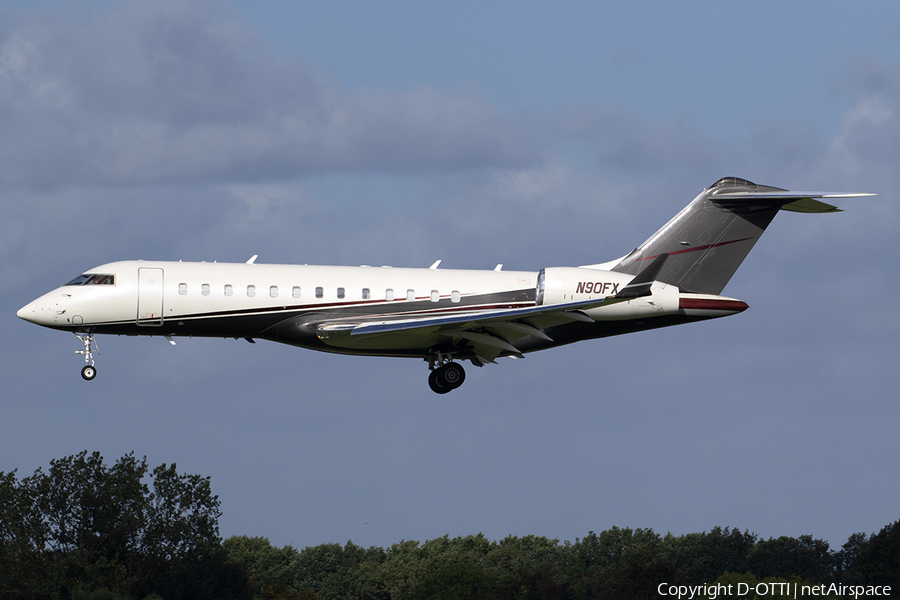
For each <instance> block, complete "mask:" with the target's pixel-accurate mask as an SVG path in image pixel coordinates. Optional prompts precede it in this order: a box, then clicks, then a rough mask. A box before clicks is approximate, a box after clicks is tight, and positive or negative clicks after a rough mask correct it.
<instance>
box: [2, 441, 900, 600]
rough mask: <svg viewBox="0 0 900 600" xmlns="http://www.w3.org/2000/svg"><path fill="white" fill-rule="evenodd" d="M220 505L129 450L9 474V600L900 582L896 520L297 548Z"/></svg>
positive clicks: (393, 597) (417, 597)
mask: <svg viewBox="0 0 900 600" xmlns="http://www.w3.org/2000/svg"><path fill="white" fill-rule="evenodd" d="M220 514H221V513H220V509H219V499H218V497H216V496H215V495H213V494H212V490H211V487H210V480H209V478H208V477H201V476H198V475H188V474H179V473H178V470H177V468H176V466H175V465H174V464H173V465H171V466H167V465H160V466H158V467H156V468H154V469H150V468H149V467H148V465H147V460H146V458H144V459H137V458H136V457H135V456H134V454H133V453H132V454H128V455H126V456H124V457H122V458H120V459H119V460H118V461H116V462H115V463H114V464H112V465H107V464H105V463H104V462H103V459H102V457H101V456H100V455H99V454H98V453H96V452H95V453H93V454H88V453H87V452H82V453H80V454H77V455H74V456H69V457H66V458H62V459H59V460H54V461H52V462H51V463H50V468H49V470H48V471H46V472H44V471H43V470H42V469H38V470H37V471H35V473H34V474H33V475H31V476H29V477H25V478H23V479H21V480H20V479H18V478H17V476H16V473H15V472H12V473H0V600H5V599H6V598H35V599H38V598H39V599H42V600H43V599H49V600H54V599H56V598H72V599H94V600H133V599H135V600H136V599H139V598H141V599H147V600H180V599H188V598H190V599H203V598H216V599H222V600H231V599H234V600H239V599H247V600H249V599H251V598H253V599H254V600H332V599H359V600H422V599H440V600H444V599H446V600H455V599H467V600H488V599H498V600H538V599H540V600H545V599H546V600H553V599H560V600H563V599H564V600H582V599H594V598H599V599H605V598H614V599H616V600H629V599H635V600H638V599H647V598H658V597H659V592H658V587H659V585H660V584H666V585H694V586H696V585H703V584H713V583H716V582H718V583H721V584H723V585H729V584H730V585H734V586H735V587H736V586H737V584H742V585H746V586H753V587H755V586H756V585H764V584H773V587H772V589H770V590H767V592H768V593H765V594H761V595H762V596H765V597H766V598H775V597H778V595H777V594H779V593H783V590H781V589H780V588H778V589H775V587H774V584H779V583H784V582H789V583H798V584H799V585H803V584H807V585H818V584H830V583H843V584H853V585H890V586H892V587H893V588H894V590H893V591H894V592H895V593H896V592H897V591H898V590H900V521H897V522H895V523H893V524H891V525H888V526H886V527H885V528H884V529H882V530H881V531H880V532H879V533H877V534H873V535H872V536H871V537H867V536H866V535H864V534H854V535H853V536H851V537H850V539H849V540H848V542H847V543H846V544H844V546H843V547H842V548H841V550H840V551H839V552H832V551H831V550H830V548H829V545H828V543H826V542H824V541H822V540H816V539H813V538H812V537H811V536H800V537H799V538H792V537H786V536H782V537H778V538H770V539H768V540H760V539H758V538H757V536H756V535H755V534H752V533H749V532H746V531H744V532H741V531H740V530H738V529H729V528H725V529H722V528H718V527H716V528H713V529H712V530H711V531H708V532H702V533H689V534H686V535H681V536H674V535H672V534H667V535H665V536H664V537H660V536H659V535H658V534H657V533H655V532H654V531H653V530H652V529H629V528H624V529H620V528H618V527H613V528H611V529H608V530H606V531H601V532H600V533H594V532H593V531H592V532H589V533H588V535H587V536H585V537H584V539H576V540H575V542H574V543H572V542H563V543H560V542H559V541H558V540H555V539H548V538H545V537H538V536H524V537H515V536H509V537H506V538H504V539H502V540H500V541H491V540H489V539H487V538H486V537H485V536H484V535H482V534H478V535H469V536H463V537H455V538H451V537H449V536H447V535H445V536H443V537H439V538H436V539H432V540H428V541H426V542H424V543H420V542H417V541H414V540H404V541H401V542H398V543H396V544H393V545H392V546H390V547H389V548H386V549H382V548H377V547H370V548H363V547H361V546H357V545H355V544H354V543H353V542H347V543H346V544H344V545H340V544H321V545H318V546H311V547H307V548H303V549H302V550H297V549H295V548H293V547H292V546H285V547H283V548H276V547H274V546H272V544H271V543H270V542H269V540H268V539H266V538H262V537H247V536H238V537H231V538H229V539H227V540H225V541H224V542H223V541H222V540H221V539H220V537H219V531H218V518H219V516H220ZM745 589H747V588H745ZM743 597H746V598H750V597H752V593H751V594H749V595H746V594H745V595H744V596H743Z"/></svg>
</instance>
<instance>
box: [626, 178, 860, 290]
mask: <svg viewBox="0 0 900 600" xmlns="http://www.w3.org/2000/svg"><path fill="white" fill-rule="evenodd" d="M867 195H870V194H842V193H820V192H790V191H788V190H784V189H781V188H776V187H771V186H764V185H756V184H755V183H752V182H750V181H747V180H746V179H740V178H738V177H724V178H722V179H720V180H719V181H717V182H715V183H714V184H713V185H712V186H710V187H709V188H707V189H705V190H703V191H702V192H700V194H698V195H697V197H696V198H694V199H693V200H692V201H691V203H690V204H688V205H687V206H686V207H684V209H682V210H681V212H679V213H678V214H677V215H675V216H674V217H673V218H672V219H671V220H670V221H669V222H668V223H666V224H665V225H663V226H662V228H660V229H659V231H657V232H656V233H654V234H653V235H652V236H651V237H650V238H649V239H648V240H647V241H645V242H644V243H643V244H641V245H640V246H638V247H637V248H635V249H634V250H633V251H632V252H631V254H629V255H628V256H626V257H625V258H623V259H622V260H620V261H619V262H618V263H617V264H616V266H614V267H613V268H612V270H613V271H618V272H621V273H630V274H632V275H637V274H638V273H640V272H641V271H642V270H643V269H644V268H646V267H647V266H648V265H649V264H651V263H652V262H653V261H654V260H655V259H656V258H658V257H659V256H660V255H663V254H668V255H669V256H668V258H666V259H665V264H663V265H662V267H661V268H660V269H659V271H660V272H659V274H658V275H657V276H656V278H655V279H656V280H658V281H662V282H664V283H668V284H672V285H677V286H678V287H679V289H680V290H681V291H683V292H694V293H701V294H720V293H721V292H722V289H723V288H724V287H725V284H727V283H728V281H729V280H730V279H731V276H732V275H734V272H735V271H736V270H737V268H738V267H739V266H740V265H741V263H742V262H743V260H744V258H746V256H747V254H748V253H749V252H750V250H752V249H753V245H754V244H756V240H758V239H759V238H760V236H761V235H762V234H763V231H765V230H766V227H768V225H769V223H771V222H772V219H773V218H774V217H775V214H776V213H777V212H778V211H779V210H782V209H784V210H791V211H795V212H837V211H838V209H837V208H835V207H834V206H831V205H830V204H825V203H824V202H820V201H818V200H816V198H840V197H850V196H867Z"/></svg>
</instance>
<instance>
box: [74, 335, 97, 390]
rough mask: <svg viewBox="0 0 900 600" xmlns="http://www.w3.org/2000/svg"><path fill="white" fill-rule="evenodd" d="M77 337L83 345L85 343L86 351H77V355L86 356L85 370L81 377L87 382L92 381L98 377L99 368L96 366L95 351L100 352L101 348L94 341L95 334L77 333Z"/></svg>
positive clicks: (82, 371) (82, 370)
mask: <svg viewBox="0 0 900 600" xmlns="http://www.w3.org/2000/svg"><path fill="white" fill-rule="evenodd" d="M75 335H76V336H77V337H78V339H79V340H81V341H82V343H84V350H76V351H75V354H84V368H83V369H81V377H82V378H83V379H84V380H85V381H90V380H91V379H93V378H94V377H96V376H97V368H96V367H95V366H94V354H93V350H97V352H99V351H100V346H98V345H97V341H96V340H94V334H93V333H90V332H88V333H79V332H77V331H76V332H75Z"/></svg>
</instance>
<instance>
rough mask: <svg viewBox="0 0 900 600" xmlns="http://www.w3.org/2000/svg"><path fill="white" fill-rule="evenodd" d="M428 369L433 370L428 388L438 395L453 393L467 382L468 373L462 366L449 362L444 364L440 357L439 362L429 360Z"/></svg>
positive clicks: (429, 377) (429, 376)
mask: <svg viewBox="0 0 900 600" xmlns="http://www.w3.org/2000/svg"><path fill="white" fill-rule="evenodd" d="M441 363H443V364H441ZM428 368H429V369H431V373H430V374H429V375H428V386H429V387H430V388H431V391H433V392H435V393H436V394H446V393H447V392H450V391H453V390H455V389H456V388H458V387H459V386H461V385H462V384H463V382H464V381H465V380H466V371H465V369H463V368H462V365H461V364H459V363H455V362H450V361H449V360H447V361H446V362H444V360H443V359H442V358H441V356H440V355H438V359H437V360H434V359H429V360H428Z"/></svg>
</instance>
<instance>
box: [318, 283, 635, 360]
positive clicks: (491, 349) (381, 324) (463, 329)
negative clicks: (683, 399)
mask: <svg viewBox="0 0 900 600" xmlns="http://www.w3.org/2000/svg"><path fill="white" fill-rule="evenodd" d="M631 299H632V298H630V297H627V298H625V297H623V298H619V297H613V296H608V297H606V298H600V299H594V300H584V301H579V302H566V303H562V304H552V305H548V306H530V307H525V308H514V309H507V310H499V311H498V310H491V311H487V310H483V311H476V312H470V313H466V314H456V315H445V316H439V317H420V318H414V319H399V320H378V321H364V322H356V323H346V322H332V323H323V324H321V325H319V326H318V328H317V329H316V333H317V335H318V336H319V339H321V340H322V341H323V342H325V343H326V344H329V345H333V346H336V347H341V348H366V347H368V346H369V345H370V344H375V345H378V346H385V345H387V346H394V345H396V346H397V347H410V346H413V347H414V346H416V345H418V346H419V347H441V346H443V347H446V348H448V349H449V348H460V349H464V350H466V351H467V353H468V354H470V355H474V358H475V359H477V361H479V362H480V363H482V364H484V363H488V362H494V359H495V358H497V357H498V356H500V355H501V354H506V355H513V356H517V357H521V356H522V352H521V351H520V350H519V349H518V348H516V347H515V346H514V345H513V343H514V342H515V341H516V340H519V339H521V338H523V337H525V336H529V335H531V336H535V337H537V338H540V339H542V340H546V341H550V342H552V341H553V340H552V338H550V336H548V335H547V334H546V333H544V331H543V330H544V329H546V328H548V327H553V326H555V325H561V324H563V323H571V322H574V321H581V322H585V323H593V322H594V321H593V319H591V318H590V317H589V316H588V315H587V314H585V313H584V312H583V311H584V310H587V309H591V308H596V307H598V306H606V305H609V304H615V303H617V302H624V301H627V300H631Z"/></svg>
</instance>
